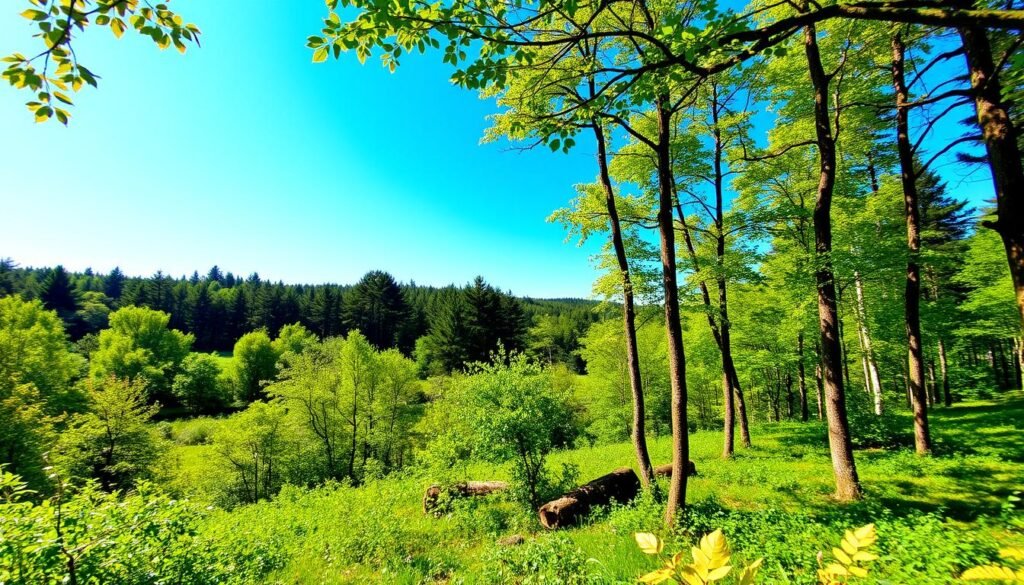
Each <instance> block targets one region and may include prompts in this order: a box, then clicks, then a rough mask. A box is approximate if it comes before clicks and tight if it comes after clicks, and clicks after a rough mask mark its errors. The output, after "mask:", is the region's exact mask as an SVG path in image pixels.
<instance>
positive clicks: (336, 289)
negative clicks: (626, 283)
mask: <svg viewBox="0 0 1024 585" xmlns="http://www.w3.org/2000/svg"><path fill="white" fill-rule="evenodd" d="M15 294H16V295H19V296H21V297H23V298H25V299H39V300H40V301H42V303H43V305H44V306H45V307H46V308H48V309H51V310H54V311H57V313H58V315H60V317H61V319H62V320H63V321H64V323H65V325H66V329H67V331H68V334H69V335H70V336H71V339H72V340H75V341H78V340H81V339H83V338H88V337H89V336H91V335H95V334H97V333H98V332H99V331H100V330H102V329H104V328H106V326H107V320H108V318H109V314H110V312H111V311H114V310H117V309H118V308H120V307H126V306H138V307H146V308H150V309H154V310H157V311H162V312H164V313H166V314H168V315H169V316H170V320H169V326H170V327H171V328H172V329H176V330H179V331H182V332H184V333H189V334H191V335H192V336H194V343H193V349H195V350H196V351H207V352H208V351H230V350H231V348H232V347H233V346H234V344H235V342H236V341H238V340H239V339H240V338H241V337H242V336H243V335H245V334H246V333H249V332H252V331H257V330H261V329H262V330H265V331H266V332H267V333H268V334H269V335H270V336H272V337H273V336H276V335H277V334H278V332H279V331H280V330H281V328H282V327H284V326H286V325H289V324H294V323H298V324H301V325H302V326H304V327H305V328H307V329H309V330H310V331H312V332H313V333H315V334H316V335H317V336H318V337H320V338H321V339H326V338H329V337H336V336H341V335H345V334H347V333H348V332H350V331H360V332H361V333H362V334H363V335H365V336H366V338H367V339H368V340H369V341H370V343H371V344H373V345H374V346H375V347H377V348H378V349H388V348H396V349H398V350H400V351H401V352H402V353H404V354H405V355H413V352H414V350H416V349H417V347H419V351H418V352H417V356H418V359H419V362H420V366H421V368H422V371H423V372H425V373H434V374H436V373H444V372H450V371H452V370H454V369H457V368H461V367H462V366H463V365H464V364H466V363H471V362H475V361H486V360H487V358H488V356H489V354H490V353H491V352H493V351H495V350H496V349H498V347H502V348H504V349H505V350H509V351H524V350H527V349H528V348H530V347H534V348H535V350H536V351H537V352H539V353H542V354H544V356H546V359H547V360H548V361H561V362H565V363H567V364H570V365H572V366H573V367H574V368H576V369H578V370H581V369H582V367H583V364H582V362H580V360H579V359H578V356H577V355H576V353H575V351H576V350H577V349H578V339H579V337H580V336H581V335H582V334H583V333H584V332H585V330H586V328H587V326H588V325H589V324H590V323H592V322H594V321H595V320H597V319H598V318H599V313H597V312H595V311H594V308H595V305H596V303H594V302H591V301H583V300H577V299H557V300H535V299H529V298H516V297H514V296H512V294H511V293H507V292H503V291H501V290H498V289H497V288H495V287H493V286H492V285H490V284H488V283H487V282H485V281H484V280H483V279H482V278H480V277H478V278H476V279H475V280H474V281H473V282H472V283H470V284H468V285H466V286H464V287H456V286H454V285H450V286H447V287H426V286H418V285H416V284H415V283H409V284H400V283H398V282H396V281H395V279H394V278H393V277H392V276H391V275H390V274H388V273H386V272H382V271H372V272H369V273H367V274H366V275H365V276H364V277H363V278H362V279H361V280H360V281H359V282H358V283H356V284H354V285H336V284H322V285H305V284H295V285H292V284H284V283H282V282H276V283H275V282H269V281H265V280H263V279H261V278H260V276H259V275H258V274H256V273H253V274H251V275H249V276H248V277H244V278H242V277H238V276H235V275H234V274H233V273H231V272H223V271H221V269H220V268H218V267H217V266H214V267H213V268H211V269H210V270H209V271H208V272H207V273H206V274H205V275H202V276H201V275H200V274H199V273H198V272H193V274H192V275H191V276H190V277H180V278H172V277H170V276H168V275H166V274H164V273H163V272H160V271H158V272H157V273H156V274H154V275H152V276H151V277H148V278H141V277H129V276H126V275H125V274H124V273H122V272H121V270H120V269H118V268H114V269H113V270H112V271H111V272H110V273H107V274H98V273H95V272H93V271H92V270H91V269H86V270H85V271H84V272H81V273H73V272H69V271H67V270H65V269H64V268H63V267H62V266H56V267H54V268H21V267H18V266H17V264H15V262H14V261H13V260H11V259H0V296H6V295H15ZM535 321H536V322H537V323H538V324H540V325H542V326H543V328H542V330H539V331H538V337H537V338H536V339H534V338H532V337H531V336H530V335H529V330H530V328H531V327H532V326H533V325H534V322H535ZM84 343H85V344H86V345H87V346H88V344H90V343H91V342H90V340H89V339H86V341H85V342H84Z"/></svg>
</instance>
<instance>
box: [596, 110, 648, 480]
mask: <svg viewBox="0 0 1024 585" xmlns="http://www.w3.org/2000/svg"><path fill="white" fill-rule="evenodd" d="M593 128H594V138H595V139H596V140H597V165H598V168H599V169H600V176H601V188H602V189H603V190H604V198H605V205H606V206H607V208H608V227H609V229H610V230H611V235H612V246H613V247H614V248H615V259H616V260H617V261H618V264H619V273H620V274H621V276H622V326H623V329H624V331H625V336H626V365H627V369H628V370H629V387H630V390H631V391H632V394H633V428H632V429H631V436H632V439H633V450H634V451H635V452H636V462H637V466H638V467H639V468H640V481H641V482H642V483H643V486H644V488H645V489H646V488H649V487H650V485H651V482H652V481H654V467H653V466H652V465H651V456H650V454H649V453H648V451H647V433H646V432H645V428H644V425H645V421H646V415H645V413H644V389H643V385H642V383H641V379H640V357H639V352H638V350H637V342H636V310H635V307H634V301H633V279H632V278H631V275H630V270H629V260H628V258H627V257H626V246H625V244H624V243H623V240H622V226H621V224H620V222H619V212H618V208H617V206H616V203H615V190H614V189H613V188H612V179H611V176H610V175H609V173H608V147H607V141H606V140H605V136H604V128H603V127H602V126H601V124H600V122H598V121H597V120H595V121H594V126H593Z"/></svg>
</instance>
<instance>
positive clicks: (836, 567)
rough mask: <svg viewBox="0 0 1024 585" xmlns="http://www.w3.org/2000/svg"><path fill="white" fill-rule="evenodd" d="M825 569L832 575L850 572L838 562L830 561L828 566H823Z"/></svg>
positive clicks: (844, 574) (843, 574)
mask: <svg viewBox="0 0 1024 585" xmlns="http://www.w3.org/2000/svg"><path fill="white" fill-rule="evenodd" d="M825 571H826V572H828V573H829V574H832V575H842V576H846V575H849V574H850V572H849V571H847V570H846V567H844V566H842V565H840V564H839V563H831V564H830V565H829V566H827V567H825Z"/></svg>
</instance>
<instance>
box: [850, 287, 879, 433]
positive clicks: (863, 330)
mask: <svg viewBox="0 0 1024 585" xmlns="http://www.w3.org/2000/svg"><path fill="white" fill-rule="evenodd" d="M853 279H854V283H853V285H854V288H855V289H856V291H855V292H856V293H857V320H858V324H859V327H860V334H861V344H863V346H864V363H865V365H866V372H865V373H866V374H867V376H868V379H867V380H866V385H867V387H868V388H869V390H870V391H871V396H872V398H873V399H874V404H875V414H876V415H879V416H881V414H882V407H883V405H882V377H881V376H879V375H878V362H876V361H875V352H874V349H873V348H872V346H871V332H870V330H869V329H868V323H867V321H868V315H867V309H865V307H864V285H863V284H862V283H861V278H860V272H854V273H853Z"/></svg>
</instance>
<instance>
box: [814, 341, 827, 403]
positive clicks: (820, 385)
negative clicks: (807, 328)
mask: <svg viewBox="0 0 1024 585" xmlns="http://www.w3.org/2000/svg"><path fill="white" fill-rule="evenodd" d="M814 355H816V356H818V363H816V364H814V387H815V391H816V394H817V398H818V420H823V419H824V418H825V405H824V402H823V400H822V394H823V393H824V389H825V380H824V378H823V376H822V375H821V347H820V346H819V342H817V341H816V342H814Z"/></svg>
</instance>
